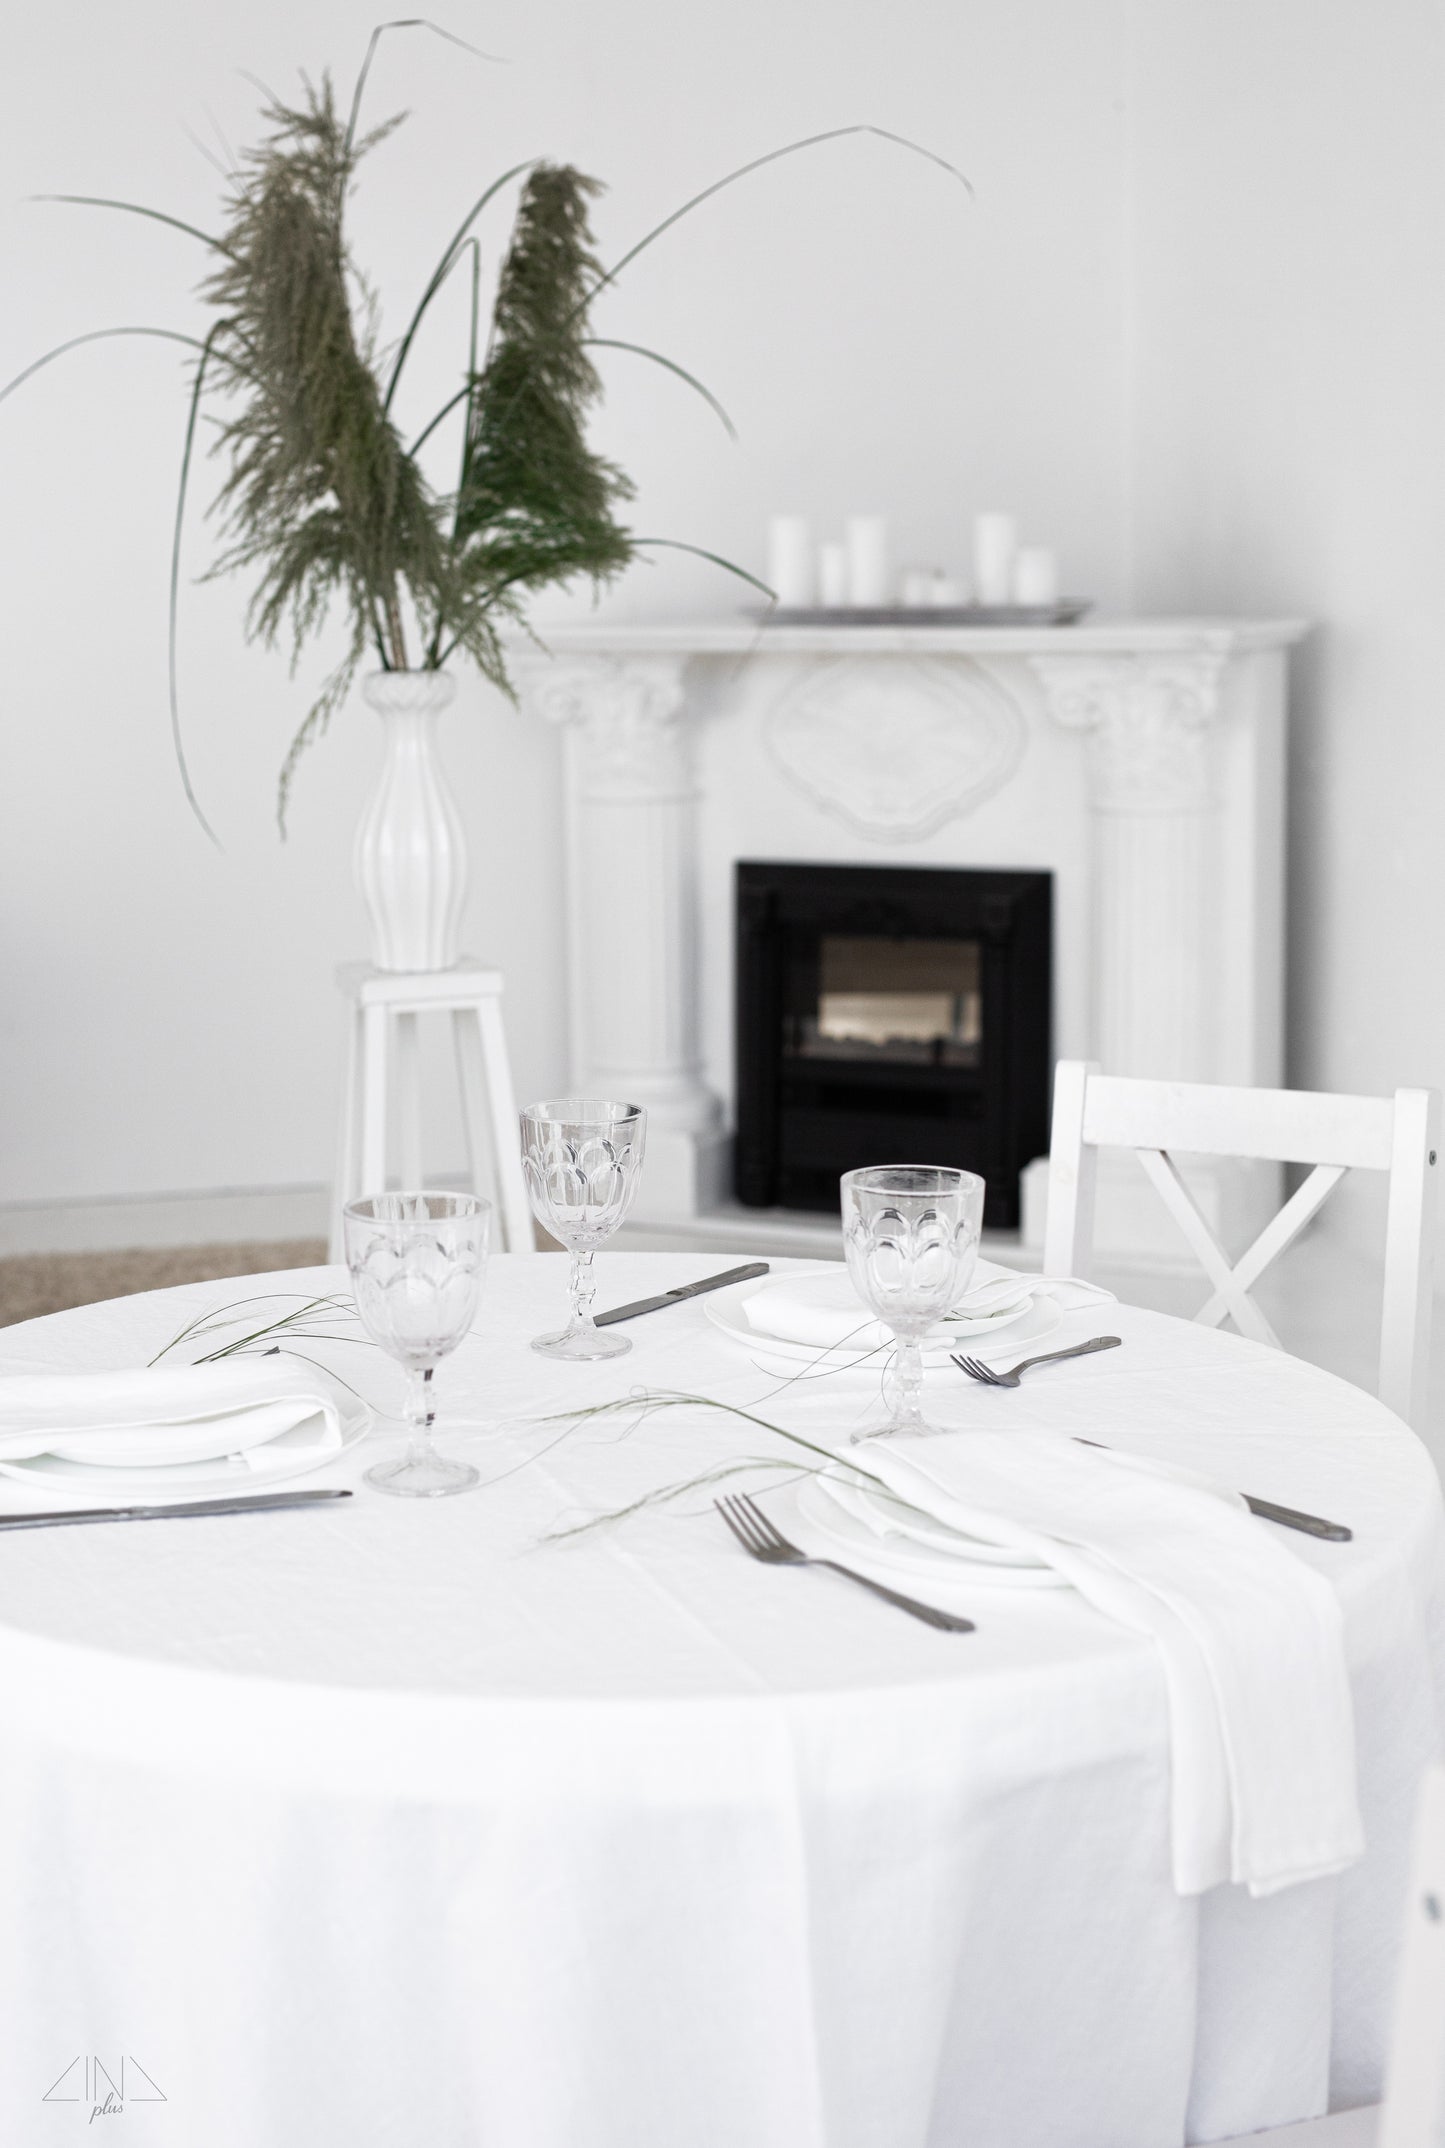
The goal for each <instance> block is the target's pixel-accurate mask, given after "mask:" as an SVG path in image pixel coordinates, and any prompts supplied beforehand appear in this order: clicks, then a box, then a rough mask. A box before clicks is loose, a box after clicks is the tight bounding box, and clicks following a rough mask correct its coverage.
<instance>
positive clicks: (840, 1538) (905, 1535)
mask: <svg viewBox="0 0 1445 2148" xmlns="http://www.w3.org/2000/svg"><path fill="white" fill-rule="evenodd" d="M792 1493H793V1499H794V1503H795V1504H796V1507H797V1511H798V1514H799V1515H800V1516H801V1518H802V1520H803V1521H804V1522H805V1523H806V1524H807V1527H808V1528H809V1529H810V1530H811V1531H812V1532H813V1534H814V1535H815V1536H817V1537H819V1538H821V1539H822V1540H823V1541H824V1543H825V1545H828V1546H836V1547H837V1548H838V1549H839V1551H841V1552H842V1553H844V1554H845V1555H846V1556H845V1558H844V1564H846V1563H847V1560H848V1558H851V1559H852V1560H853V1561H854V1562H855V1563H857V1564H861V1563H862V1562H863V1561H865V1560H866V1561H867V1563H868V1565H869V1566H876V1567H882V1568H884V1569H885V1570H886V1571H887V1572H888V1573H889V1574H892V1575H896V1576H897V1577H898V1579H899V1581H900V1583H901V1582H902V1579H903V1577H904V1576H905V1575H909V1574H911V1575H912V1577H913V1579H914V1581H915V1582H916V1583H917V1585H918V1589H919V1593H920V1595H921V1596H922V1597H923V1598H924V1600H925V1601H926V1600H927V1598H928V1586H927V1585H928V1583H929V1582H933V1583H935V1584H937V1585H940V1586H943V1585H946V1586H951V1587H953V1588H957V1587H958V1586H959V1584H960V1583H965V1582H966V1583H968V1584H970V1585H972V1584H974V1583H978V1584H980V1585H982V1586H985V1587H988V1588H1000V1587H1001V1588H1028V1589H1054V1588H1067V1587H1068V1583H1067V1581H1066V1580H1065V1578H1064V1576H1063V1575H1062V1574H1060V1573H1059V1572H1057V1571H1056V1569H1055V1568H1054V1567H1052V1566H1041V1565H1039V1564H1038V1563H1037V1561H1035V1560H1032V1559H1030V1558H1029V1557H1028V1555H1027V1554H1026V1553H1023V1552H1018V1551H1014V1550H1011V1549H1010V1548H1009V1547H1008V1546H1007V1545H1002V1544H984V1543H979V1542H977V1541H975V1540H974V1539H973V1538H971V1537H963V1536H957V1535H954V1534H953V1533H952V1532H951V1531H948V1530H945V1529H944V1528H943V1527H942V1525H941V1524H935V1525H932V1526H930V1524H929V1522H928V1519H927V1517H926V1516H925V1515H919V1516H918V1517H917V1519H916V1521H915V1520H914V1518H913V1517H911V1516H909V1517H906V1518H905V1517H903V1516H901V1515H900V1514H899V1512H898V1510H897V1509H896V1508H893V1507H888V1508H886V1509H882V1510H881V1511H883V1512H884V1513H885V1514H886V1517H887V1524H888V1534H886V1535H880V1534H879V1533H878V1531H877V1530H876V1529H874V1528H872V1527H870V1525H869V1524H868V1522H866V1521H864V1520H863V1519H862V1518H861V1516H860V1515H859V1514H856V1513H850V1512H849V1510H848V1508H847V1507H844V1506H840V1505H839V1504H838V1501H837V1500H836V1499H835V1498H834V1497H833V1495H832V1494H831V1493H829V1492H825V1491H824V1490H823V1489H822V1487H821V1486H820V1485H819V1483H818V1481H817V1479H816V1477H805V1478H804V1479H803V1481H802V1483H801V1484H798V1485H795V1486H793V1487H792ZM844 1497H845V1498H847V1499H848V1500H849V1501H850V1503H851V1502H852V1501H853V1500H857V1501H858V1502H859V1503H860V1505H861V1504H863V1503H865V1502H867V1500H868V1493H867V1490H866V1488H864V1487H854V1486H847V1487H845V1488H844ZM763 1504H764V1505H765V1507H766V1508H767V1510H768V1511H769V1512H772V1511H774V1506H775V1495H774V1494H772V1493H770V1494H769V1495H768V1498H767V1500H766V1501H764V1502H763ZM777 1520H778V1526H779V1528H780V1529H782V1531H783V1533H784V1534H785V1535H786V1534H787V1523H786V1521H785V1520H784V1519H783V1516H782V1514H781V1513H778V1515H777ZM802 1548H803V1549H805V1550H806V1549H807V1548H808V1547H807V1546H806V1545H805V1546H803V1547H802Z"/></svg>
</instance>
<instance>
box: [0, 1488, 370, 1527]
mask: <svg viewBox="0 0 1445 2148" xmlns="http://www.w3.org/2000/svg"><path fill="white" fill-rule="evenodd" d="M350 1497H351V1493H350V1492H349V1491H341V1490H332V1491H314V1490H313V1491H305V1492H258V1493H257V1494H256V1495H255V1496H254V1497H249V1496H246V1495H244V1494H243V1495H241V1496H239V1497H234V1498H228V1499H192V1500H187V1501H185V1502H184V1503H183V1504H181V1505H179V1506H173V1507H67V1508H63V1509H61V1510H59V1511H58V1512H55V1513H45V1514H0V1529H46V1528H59V1527H62V1526H63V1525H64V1524H66V1523H67V1522H108V1521H171V1520H174V1519H180V1520H185V1519H186V1517H187V1516H191V1515H212V1514H266V1513H269V1512H270V1511H271V1509H272V1508H273V1507H313V1506H319V1505H321V1504H322V1503H323V1502H326V1501H329V1500H332V1499H349V1498H350Z"/></svg>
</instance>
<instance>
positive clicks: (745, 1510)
mask: <svg viewBox="0 0 1445 2148" xmlns="http://www.w3.org/2000/svg"><path fill="white" fill-rule="evenodd" d="M723 1504H724V1506H725V1507H726V1508H727V1511H728V1518H729V1520H730V1521H731V1522H732V1525H733V1530H734V1533H735V1534H736V1535H737V1536H738V1537H739V1538H740V1539H741V1541H742V1542H743V1543H744V1544H746V1546H747V1548H748V1550H749V1551H750V1552H751V1553H752V1555H753V1557H754V1558H755V1559H760V1558H762V1557H763V1555H764V1553H765V1552H766V1550H767V1548H768V1539H767V1536H766V1535H765V1533H764V1532H763V1530H762V1529H760V1528H759V1527H758V1521H757V1518H756V1517H755V1515H754V1513H753V1510H752V1509H751V1508H750V1507H749V1506H748V1505H747V1503H746V1502H745V1501H744V1500H742V1499H738V1498H734V1497H733V1496H731V1495H730V1494H729V1493H726V1492H724V1494H723Z"/></svg>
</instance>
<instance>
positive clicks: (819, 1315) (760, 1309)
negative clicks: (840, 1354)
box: [742, 1260, 1114, 1350]
mask: <svg viewBox="0 0 1445 2148" xmlns="http://www.w3.org/2000/svg"><path fill="white" fill-rule="evenodd" d="M1036 1298H1052V1299H1053V1300H1054V1301H1055V1303H1056V1304H1058V1305H1059V1306H1060V1307H1062V1308H1063V1310H1064V1311H1066V1312H1068V1311H1073V1310H1074V1309H1075V1308H1076V1307H1078V1306H1081V1305H1093V1304H1112V1303H1113V1301H1114V1293H1113V1292H1112V1291H1111V1290H1105V1289H1103V1288H1102V1287H1101V1286H1100V1285H1099V1284H1097V1283H1086V1282H1083V1281H1082V1280H1080V1278H1078V1277H1077V1276H1047V1275H1020V1274H1019V1273H1018V1272H1017V1271H1016V1270H1014V1269H1012V1268H1000V1267H998V1266H997V1265H996V1264H995V1263H994V1262H993V1261H987V1260H981V1261H979V1263H978V1265H977V1267H976V1268H975V1270H974V1274H973V1280H972V1282H971V1283H970V1284H969V1287H968V1289H967V1291H966V1292H965V1293H964V1295H963V1297H962V1298H961V1299H960V1300H959V1302H958V1304H957V1305H956V1306H955V1307H954V1317H955V1318H956V1319H962V1320H967V1321H972V1320H986V1319H989V1318H990V1317H996V1318H999V1319H1001V1318H1002V1316H1003V1315H1004V1314H1006V1313H1012V1312H1017V1311H1018V1310H1019V1309H1020V1308H1022V1307H1023V1306H1026V1305H1028V1304H1029V1303H1030V1302H1031V1301H1032V1300H1034V1299H1036ZM742 1307H743V1312H744V1314H745V1316H746V1318H747V1322H748V1325H749V1326H750V1327H752V1328H755V1329H756V1330H757V1332H758V1334H760V1335H766V1336H770V1337H771V1338H772V1339H773V1340H774V1341H775V1342H793V1343H806V1344H809V1345H810V1346H811V1347H813V1348H814V1349H818V1350H835V1349H841V1348H843V1347H845V1346H846V1347H847V1348H848V1349H849V1350H876V1349H878V1348H880V1347H881V1346H882V1345H884V1344H886V1343H891V1342H892V1340H893V1338H892V1335H891V1333H890V1331H889V1330H888V1329H887V1328H885V1327H884V1326H883V1325H882V1323H881V1322H880V1321H877V1320H875V1319H874V1318H873V1316H872V1314H871V1313H870V1312H869V1310H868V1308H867V1306H866V1305H865V1304H864V1303H863V1301H862V1299H861V1298H860V1297H859V1296H858V1294H857V1292H856V1291H855V1290H854V1288H853V1283H852V1279H851V1277H850V1276H849V1274H848V1271H847V1269H846V1268H844V1267H841V1266H840V1265H839V1264H838V1263H837V1262H836V1261H835V1262H833V1263H832V1264H831V1265H830V1266H829V1267H827V1268H826V1269H813V1270H811V1271H804V1272H803V1273H801V1274H797V1273H794V1274H790V1275H780V1276H779V1277H778V1278H777V1280H776V1281H775V1282H770V1283H765V1284H764V1285H763V1287H762V1289H761V1290H755V1291H754V1292H753V1293H752V1294H751V1295H750V1296H749V1297H747V1298H745V1299H743V1301H742ZM925 1340H926V1341H929V1342H939V1343H943V1342H951V1343H953V1344H954V1345H955V1346H957V1344H958V1338H957V1336H955V1335H954V1334H953V1333H952V1331H951V1329H950V1326H949V1323H948V1322H947V1321H941V1322H940V1323H939V1325H938V1326H937V1327H934V1328H931V1329H930V1330H929V1332H928V1335H927V1337H926V1338H925Z"/></svg>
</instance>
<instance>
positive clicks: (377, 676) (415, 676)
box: [355, 671, 467, 970]
mask: <svg viewBox="0 0 1445 2148" xmlns="http://www.w3.org/2000/svg"><path fill="white" fill-rule="evenodd" d="M361 690H362V693H363V694H364V695H365V698H366V700H367V702H368V704H369V705H370V707H372V708H374V709H375V710H376V712H377V714H378V715H379V716H380V718H381V721H382V728H383V732H384V734H385V740H386V760H385V763H384V765H383V767H382V771H381V781H380V783H378V785H377V787H376V791H375V793H374V795H373V797H372V800H371V803H370V805H369V806H368V807H367V809H366V811H365V813H364V814H363V815H362V817H361V825H360V826H359V827H358V829H357V831H356V850H355V865H356V885H357V887H358V889H359V890H360V893H361V899H362V901H363V902H364V903H365V905H366V912H367V916H368V917H369V919H370V921H371V944H372V960H373V962H374V963H375V965H376V967H377V968H378V969H381V970H445V969H450V967H451V965H452V964H453V963H454V962H455V961H456V959H457V935H458V933H459V931H460V930H461V921H462V903H463V901H464V900H465V897H466V892H467V855H466V845H465V841H464V838H463V835H462V823H461V816H460V814H459V813H458V812H457V808H456V803H455V801H454V800H453V798H452V794H451V792H450V791H449V790H448V789H447V785H446V779H445V777H444V776H443V774H442V769H441V763H440V762H439V760H438V759H437V750H436V729H437V718H438V717H439V716H440V714H441V712H442V710H443V709H444V708H445V707H446V706H447V704H448V702H449V701H450V700H451V698H452V695H453V693H454V692H455V691H456V687H455V683H454V681H453V680H452V679H451V678H449V677H448V676H447V674H446V673H445V672H444V671H377V672H373V673H372V674H371V676H370V677H369V678H367V679H365V680H363V682H362V689H361Z"/></svg>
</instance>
